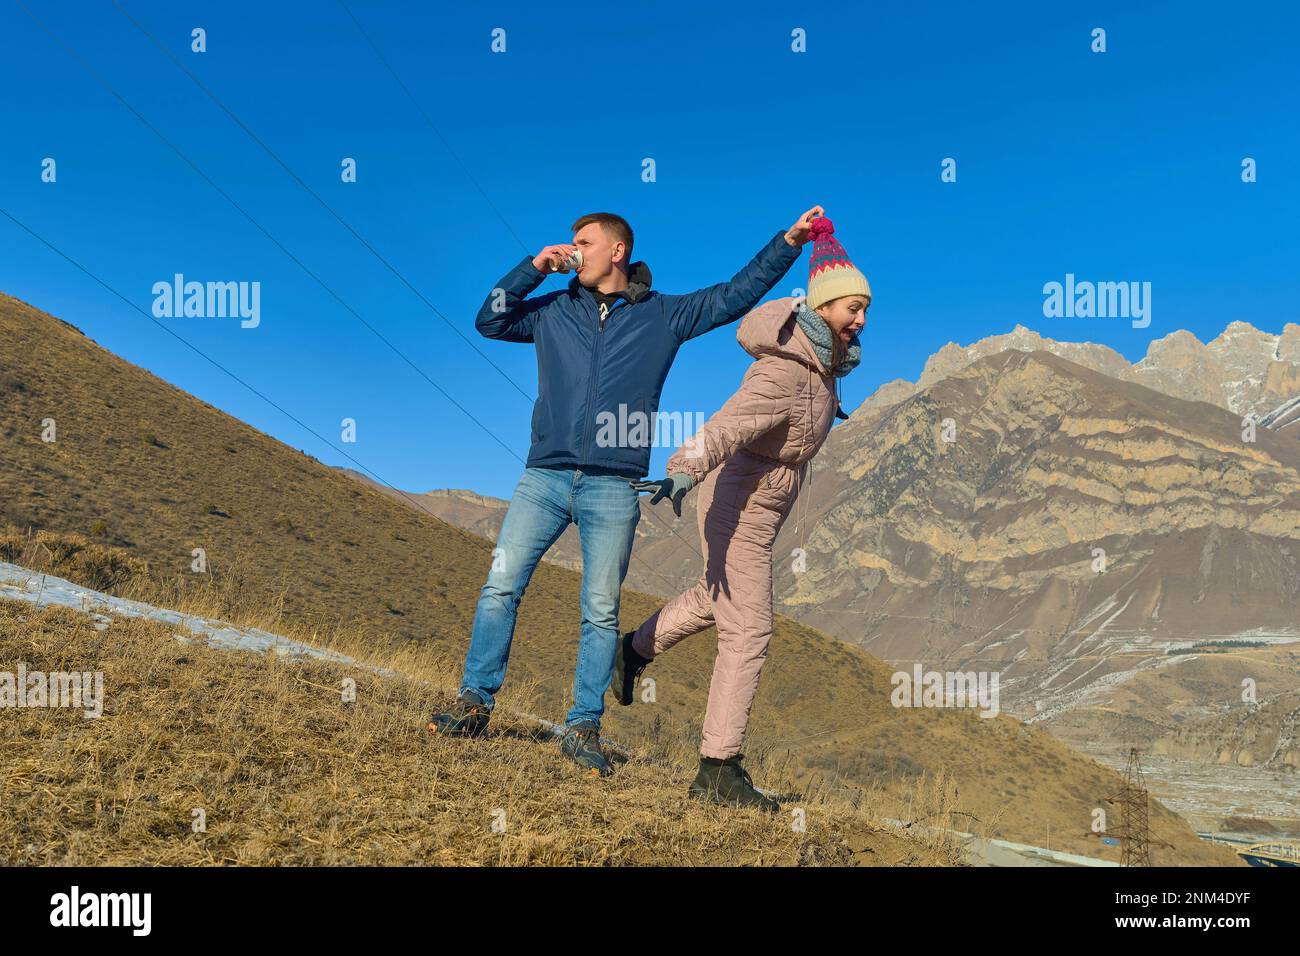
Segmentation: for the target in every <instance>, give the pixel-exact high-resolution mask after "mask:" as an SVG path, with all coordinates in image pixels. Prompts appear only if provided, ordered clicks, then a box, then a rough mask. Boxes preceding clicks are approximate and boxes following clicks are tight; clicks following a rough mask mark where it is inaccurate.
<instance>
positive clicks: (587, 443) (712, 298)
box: [474, 232, 801, 478]
mask: <svg viewBox="0 0 1300 956" xmlns="http://www.w3.org/2000/svg"><path fill="white" fill-rule="evenodd" d="M800 252H801V250H800V248H799V247H797V246H791V245H790V244H789V243H788V242H786V241H785V233H784V232H779V233H777V234H776V235H775V236H774V237H772V240H771V241H770V242H769V243H768V244H767V245H765V246H764V247H763V248H762V249H761V250H760V251H759V253H758V255H756V256H755V257H754V259H753V261H752V262H750V263H749V265H747V266H745V268H743V269H741V270H740V271H739V272H738V273H736V275H735V276H733V277H732V279H731V281H730V282H722V283H719V284H718V285H715V286H710V287H709V288H707V289H701V290H699V291H698V292H692V293H690V294H689V295H664V294H662V293H659V292H654V291H651V289H650V281H651V280H650V270H649V269H648V268H647V267H646V264H645V263H644V262H636V263H633V265H632V267H631V268H630V269H629V271H628V287H627V290H626V293H625V294H626V296H627V301H623V300H619V302H618V303H617V304H615V305H614V307H613V308H612V309H610V310H609V313H608V316H607V317H606V318H605V319H603V320H602V319H601V317H600V309H599V308H598V306H597V304H596V300H595V298H594V297H593V296H592V294H591V293H590V292H589V291H587V289H585V288H584V287H583V286H582V285H581V283H579V282H578V279H577V277H576V276H575V277H574V278H573V279H571V280H570V281H569V285H568V288H567V289H561V290H557V291H555V292H549V293H547V294H546V295H542V296H538V297H537V298H535V299H529V298H527V296H528V294H529V293H530V292H532V291H533V290H534V289H536V288H537V286H538V285H540V284H541V282H542V280H543V279H544V278H545V277H546V276H545V274H544V273H542V272H540V271H539V270H538V269H536V268H535V267H534V266H533V261H532V257H531V256H525V257H524V260H523V262H521V263H519V265H517V266H515V267H514V268H513V269H512V270H510V272H508V273H507V274H506V275H505V277H504V278H503V279H502V280H501V281H500V282H499V283H498V284H497V288H496V289H493V290H492V292H491V293H490V294H489V295H488V297H487V299H486V300H485V301H484V303H483V307H482V308H481V309H479V312H478V318H477V319H476V320H475V322H474V325H475V326H476V327H477V328H478V330H479V332H480V333H481V334H482V335H484V336H485V337H487V338H489V339H501V340H502V341H505V342H533V343H535V344H536V346H537V384H538V389H537V391H538V396H537V401H536V402H535V403H534V404H533V433H532V447H531V448H530V449H529V452H528V465H529V466H530V467H543V466H564V467H570V468H582V467H600V468H608V469H611V470H612V471H614V472H617V473H619V474H625V475H627V476H628V477H629V478H640V477H643V476H644V475H645V474H646V472H647V470H648V469H649V467H650V448H651V440H652V437H653V433H654V428H653V423H654V422H655V421H656V415H657V413H658V411H659V395H660V392H661V391H662V390H663V385H664V379H666V378H667V377H668V369H669V368H670V367H671V366H672V364H673V358H674V357H675V356H676V355H677V349H678V348H680V347H681V344H682V343H683V342H685V341H686V340H687V339H693V338H695V336H697V335H703V334H704V333H705V332H708V331H709V330H710V329H716V328H717V327H718V326H721V325H727V324H728V323H730V322H734V321H736V320H737V319H739V318H740V317H741V316H743V315H745V314H746V313H747V312H749V311H751V310H752V309H753V308H754V306H756V305H758V302H759V300H760V299H762V298H763V296H765V295H767V293H768V292H770V291H771V290H772V287H773V286H774V285H776V283H777V282H779V281H780V279H781V277H782V276H783V275H785V274H786V272H787V271H788V270H789V268H790V266H792V265H794V263H795V260H797V259H798V258H799V254H800ZM620 405H621V406H623V408H622V410H621V412H620V407H619V406H620ZM602 412H607V413H609V414H611V415H613V416H615V419H614V420H620V419H619V416H620V414H621V415H622V419H621V420H625V421H632V422H635V421H636V419H635V418H634V417H632V415H633V413H635V412H640V413H642V415H643V416H645V417H644V418H643V420H644V421H648V422H649V423H650V428H649V430H648V433H647V434H646V438H645V441H644V442H639V441H638V442H637V443H636V444H632V443H630V442H626V441H625V442H623V443H622V444H619V443H618V442H614V443H610V442H608V441H604V440H602V439H600V438H599V437H598V434H597V433H598V431H599V426H600V423H599V422H598V420H597V416H599V415H600V414H601V413H602ZM690 419H691V421H693V420H694V416H693V415H692V416H690ZM607 420H608V419H607ZM608 433H609V429H608V428H607V429H606V430H605V435H608ZM632 437H633V439H634V440H635V439H637V438H638V437H639V436H637V435H636V433H635V429H633V434H632Z"/></svg>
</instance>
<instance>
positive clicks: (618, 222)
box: [570, 212, 632, 262]
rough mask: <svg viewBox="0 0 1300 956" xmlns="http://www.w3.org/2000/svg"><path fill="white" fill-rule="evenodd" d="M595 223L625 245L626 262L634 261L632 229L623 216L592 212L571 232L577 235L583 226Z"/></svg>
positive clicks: (579, 221)
mask: <svg viewBox="0 0 1300 956" xmlns="http://www.w3.org/2000/svg"><path fill="white" fill-rule="evenodd" d="M593 222H598V223H600V227H601V228H602V229H604V230H605V231H606V232H607V233H609V234H610V235H612V236H613V237H614V239H615V240H617V241H618V242H621V243H623V246H624V247H625V249H626V250H627V251H626V253H625V256H626V258H625V259H624V261H625V262H631V261H632V227H631V226H629V225H628V224H627V220H626V219H624V218H623V217H622V216H617V215H615V214H614V213H612V212H592V213H588V214H587V215H585V216H583V217H582V218H581V219H579V220H578V221H577V222H575V223H574V224H573V228H572V229H571V230H570V232H574V233H576V232H577V231H578V230H579V229H581V228H582V227H583V226H590V225H591V224H592V223H593Z"/></svg>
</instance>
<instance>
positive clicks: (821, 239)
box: [807, 216, 871, 309]
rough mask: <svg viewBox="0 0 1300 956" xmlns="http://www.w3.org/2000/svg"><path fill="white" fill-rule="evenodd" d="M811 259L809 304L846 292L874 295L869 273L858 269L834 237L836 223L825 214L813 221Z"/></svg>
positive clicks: (825, 300) (812, 304)
mask: <svg viewBox="0 0 1300 956" xmlns="http://www.w3.org/2000/svg"><path fill="white" fill-rule="evenodd" d="M812 244H813V250H812V261H811V262H810V263H809V264H808V298H807V303H808V308H810V309H815V308H817V307H818V306H819V305H824V304H825V303H827V302H830V301H831V300H832V299H838V298H840V297H841V296H846V295H865V296H866V297H867V298H868V299H870V298H871V286H869V285H867V277H866V276H864V275H863V274H862V273H861V272H859V271H858V270H857V269H856V268H854V265H853V263H852V262H850V261H849V255H848V253H847V252H845V251H844V247H843V246H841V245H840V241H839V240H838V239H836V238H835V226H834V224H833V223H832V222H831V221H830V220H829V219H827V218H826V217H825V216H822V217H820V218H817V219H814V220H813V221H812Z"/></svg>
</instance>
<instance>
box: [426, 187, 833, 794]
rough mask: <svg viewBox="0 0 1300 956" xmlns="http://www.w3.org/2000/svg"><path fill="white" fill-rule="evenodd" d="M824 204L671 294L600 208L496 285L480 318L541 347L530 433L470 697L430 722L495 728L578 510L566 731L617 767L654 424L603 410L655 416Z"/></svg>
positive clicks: (478, 636) (567, 746) (472, 652)
mask: <svg viewBox="0 0 1300 956" xmlns="http://www.w3.org/2000/svg"><path fill="white" fill-rule="evenodd" d="M820 215H822V209H821V207H820V206H815V207H813V208H812V209H810V210H808V211H807V212H806V213H804V214H803V215H802V216H800V217H799V219H798V220H797V221H796V222H795V224H794V225H793V226H791V227H790V228H789V229H788V230H786V231H785V232H784V233H780V232H778V233H777V234H776V235H775V236H773V237H772V239H771V240H770V241H768V243H767V244H766V245H764V246H763V248H762V249H761V250H759V253H758V255H757V256H755V257H754V259H753V261H751V262H750V263H749V265H747V266H745V268H743V269H741V270H740V272H738V273H736V275H735V276H734V277H732V279H731V281H730V282H723V283H720V284H718V285H715V286H710V287H709V288H707V289H701V290H699V291H698V292H693V293H691V294H689V295H664V294H662V293H659V292H655V291H652V290H651V288H650V282H651V278H650V270H649V268H647V266H646V264H645V263H644V262H632V261H631V259H632V239H633V237H632V228H631V226H629V225H628V224H627V222H626V221H625V220H624V219H623V218H622V217H621V216H616V215H614V214H612V213H593V214H591V215H588V216H583V217H582V218H581V219H579V220H578V221H577V222H575V223H574V224H573V241H572V242H571V243H561V244H559V245H553V246H547V247H546V248H544V249H543V250H542V251H541V252H539V253H538V254H537V255H536V256H535V257H533V258H531V259H530V258H529V257H527V256H525V257H524V260H523V261H522V262H520V263H519V264H518V265H517V266H515V268H514V269H512V270H511V271H510V272H509V273H507V274H506V276H505V277H504V278H503V279H502V280H501V281H500V282H499V283H498V284H497V288H495V289H493V290H492V292H491V293H490V294H489V295H488V297H487V299H486V301H484V303H483V307H482V308H481V309H479V313H478V318H477V319H476V321H475V325H476V327H477V328H478V330H479V332H480V333H481V334H482V335H484V336H486V337H487V338H490V339H500V340H502V341H505V342H531V343H534V344H535V345H536V347H537V384H538V389H537V391H538V397H537V401H536V402H535V403H534V405H533V421H532V447H531V448H530V450H529V453H528V460H527V462H526V463H525V467H524V474H523V477H522V478H520V480H519V484H518V485H517V486H516V488H515V493H514V496H513V497H512V498H511V499H510V507H509V509H508V510H507V511H506V517H505V521H504V522H503V523H502V525H501V533H500V534H499V535H498V536H497V547H496V550H495V551H494V552H493V558H494V560H493V563H492V570H491V571H490V572H489V573H488V578H487V583H486V584H485V585H484V586H483V589H482V591H481V592H480V593H479V600H478V607H477V609H476V610H475V612H474V627H473V633H472V635H471V637H470V645H469V653H468V654H467V655H466V658H465V673H464V677H463V679H462V681H461V687H460V694H459V697H458V699H457V701H456V703H455V704H454V705H453V706H452V707H451V708H450V709H449V710H448V711H445V712H443V713H439V714H435V715H434V716H433V717H432V718H431V720H430V722H429V725H428V726H429V729H430V730H432V731H434V732H436V733H443V734H453V735H458V736H477V735H478V734H480V733H482V731H483V730H484V729H485V728H486V727H487V722H488V718H489V715H490V713H491V710H492V708H493V706H494V705H495V699H494V696H493V695H495V694H496V692H497V691H498V690H500V689H501V684H502V683H503V681H504V680H505V672H506V661H507V659H508V658H509V655H510V644H511V641H512V640H513V638H514V630H515V614H516V611H517V609H518V607H519V601H520V599H521V598H522V597H523V594H524V590H525V589H526V588H527V587H528V581H529V579H530V578H531V577H532V574H533V570H534V569H535V568H536V567H537V562H538V561H540V560H541V558H542V556H543V555H544V554H545V553H546V552H547V550H548V549H549V548H550V547H551V545H552V544H554V543H555V541H556V539H557V538H559V536H560V534H561V533H562V532H563V531H564V529H565V528H567V527H568V526H569V523H570V522H573V523H575V524H577V525H578V530H579V533H580V538H581V542H582V609H581V610H582V626H581V635H580V638H579V641H578V661H577V666H576V668H575V670H574V676H573V707H572V708H571V709H570V710H569V713H568V715H567V716H566V718H565V734H564V736H563V737H562V739H561V743H560V746H561V750H562V751H563V752H564V753H565V754H566V755H567V756H569V757H570V758H572V759H573V760H574V761H575V762H576V763H577V764H578V765H579V766H581V767H583V768H585V769H587V770H589V771H590V772H592V773H593V774H601V775H605V774H608V773H609V772H610V770H611V767H610V763H609V760H608V758H607V757H606V756H605V753H604V751H603V750H602V748H601V745H600V737H599V732H600V718H601V715H602V714H603V713H604V706H605V704H604V694H605V689H606V687H607V686H608V685H609V681H610V674H611V670H612V667H613V663H614V655H615V652H616V650H617V644H618V641H619V639H620V632H619V619H618V610H619V597H620V589H621V587H622V584H623V578H624V576H625V575H626V574H627V566H628V561H629V559H630V558H631V554H632V542H633V538H634V534H635V532H636V525H637V521H638V520H639V519H640V517H641V510H640V506H639V503H638V492H637V491H636V489H635V488H633V487H632V485H631V482H630V479H639V478H642V477H644V476H645V474H646V472H647V470H648V468H649V465H650V445H651V440H652V439H651V436H648V435H647V436H644V441H637V442H636V443H633V442H631V441H628V442H626V443H624V444H622V445H618V444H616V443H614V444H611V443H610V442H608V441H606V440H605V438H606V437H607V435H608V431H605V432H600V430H599V429H598V427H597V416H599V415H601V413H602V412H605V413H607V414H613V415H615V416H619V415H620V408H619V406H620V405H621V406H623V410H622V414H623V415H627V416H629V420H630V415H631V413H633V412H639V413H641V414H642V415H644V416H645V417H646V419H648V420H649V421H651V422H653V421H655V418H656V414H657V412H658V409H659V396H660V393H661V391H662V389H663V384H664V380H665V379H666V378H667V377H668V370H669V368H670V367H671V366H672V363H673V359H674V357H675V356H676V355H677V350H678V349H679V348H680V347H681V345H682V343H684V342H686V341H687V340H688V339H693V338H695V337H696V336H697V335H703V334H704V333H705V332H708V331H710V330H711V329H716V328H718V327H719V326H722V325H727V324H728V323H731V322H734V321H736V320H737V319H739V318H740V317H741V316H742V315H744V314H746V313H747V312H749V311H751V310H752V309H753V308H754V306H756V305H757V304H758V302H759V300H760V299H762V298H763V296H765V295H767V293H769V292H770V291H771V290H772V287H773V286H774V285H776V283H777V282H779V281H780V279H781V277H782V276H784V275H785V273H786V271H787V270H789V268H790V266H792V265H793V264H794V263H795V260H797V259H798V258H799V254H800V251H801V247H802V246H803V244H804V243H805V242H807V241H808V238H809V235H810V229H811V222H812V220H813V219H814V218H815V217H817V216H820ZM575 252H580V253H581V254H582V261H581V264H580V265H579V266H578V267H577V269H576V272H577V275H576V276H575V277H574V278H573V279H571V280H570V281H569V284H568V287H567V288H566V289H562V290H559V291H556V292H550V293H548V294H546V295H542V296H538V297H537V298H533V299H529V298H528V295H529V294H530V293H531V292H532V291H533V290H534V289H536V288H537V286H538V285H540V284H541V282H542V280H543V279H545V278H546V276H548V275H551V274H552V273H556V272H568V271H569V270H570V263H571V262H572V261H573V256H574V253H575ZM598 432H599V434H598Z"/></svg>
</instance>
